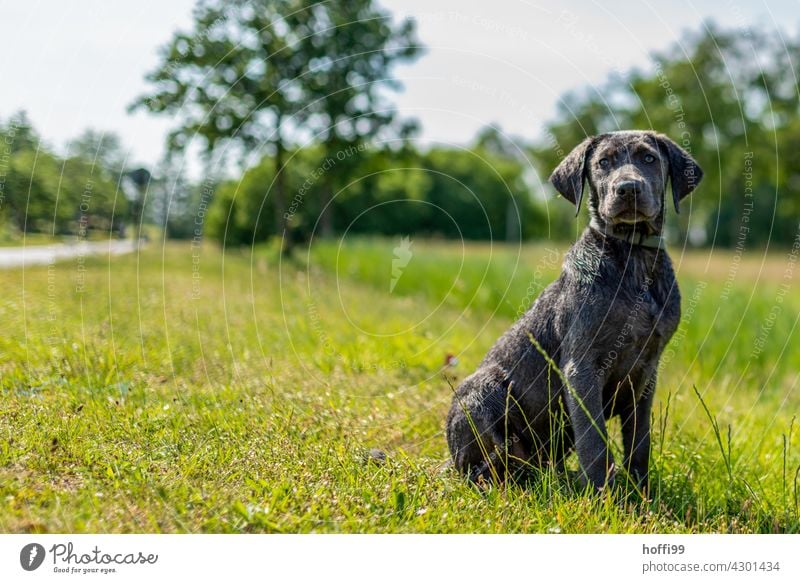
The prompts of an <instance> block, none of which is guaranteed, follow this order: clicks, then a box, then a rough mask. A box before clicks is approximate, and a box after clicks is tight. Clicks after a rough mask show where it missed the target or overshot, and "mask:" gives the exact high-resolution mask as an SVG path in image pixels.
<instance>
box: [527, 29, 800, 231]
mask: <svg viewBox="0 0 800 583" xmlns="http://www.w3.org/2000/svg"><path fill="white" fill-rule="evenodd" d="M799 55H800V39H798V38H788V37H785V36H780V35H778V36H776V35H775V34H774V33H773V32H767V31H764V30H759V29H755V28H754V29H750V30H746V31H741V30H735V31H729V30H724V29H720V28H719V27H717V26H715V25H714V24H713V23H705V24H704V26H703V27H702V28H701V29H700V31H698V32H692V33H688V34H686V35H685V38H684V39H683V40H682V42H681V43H680V44H679V45H676V46H674V47H671V48H670V49H668V50H666V51H664V52H662V53H657V54H655V55H654V62H655V67H654V68H653V70H650V71H646V72H644V71H636V70H634V71H631V72H629V73H627V74H626V75H625V76H624V77H623V78H618V77H615V78H612V79H610V80H609V82H608V83H606V84H603V85H601V86H599V87H593V88H590V89H587V90H583V91H580V92H576V93H572V94H570V95H567V96H566V97H565V98H564V99H563V100H562V103H561V106H560V109H559V114H558V116H557V118H556V119H555V120H554V121H553V122H552V123H550V124H548V127H547V137H546V138H545V139H543V140H541V141H540V142H539V143H538V144H536V145H535V146H534V147H533V148H532V154H533V156H534V158H535V160H536V163H537V166H538V168H539V170H540V172H541V173H542V174H543V175H545V176H546V175H547V173H549V172H550V171H551V170H552V169H553V168H555V166H556V165H557V164H558V162H559V161H560V159H561V158H563V156H564V155H565V154H566V153H567V152H569V149H570V148H572V147H573V146H574V145H576V144H578V143H579V142H580V141H581V140H583V138H585V137H586V136H587V135H591V134H596V133H600V132H603V131H609V130H616V129H626V128H639V129H654V130H657V131H660V132H663V133H666V134H668V135H670V136H672V137H673V138H674V139H675V140H676V141H678V142H679V143H680V145H681V146H683V147H684V148H686V149H688V150H690V151H691V152H692V154H693V155H694V157H695V158H696V159H697V160H698V162H699V163H700V165H701V166H702V167H703V169H704V172H705V178H704V180H703V185H702V186H701V189H700V190H699V191H698V192H697V193H696V194H695V195H694V196H692V197H691V199H690V200H689V201H687V202H688V204H687V205H685V209H684V210H683V211H682V212H681V214H680V215H679V216H675V214H674V213H668V214H667V223H668V226H669V227H670V229H671V230H672V231H673V232H677V233H679V235H680V237H679V238H680V239H681V240H682V239H683V238H684V237H685V236H686V235H687V234H688V233H690V232H692V233H701V234H702V235H703V236H702V237H698V238H693V239H694V240H695V241H696V242H697V241H699V240H701V239H705V240H706V241H707V242H708V243H713V244H717V245H720V244H721V245H725V246H735V245H737V244H738V242H739V241H740V240H744V241H745V244H750V243H760V244H763V243H766V242H768V241H770V240H778V241H781V242H784V243H789V242H791V240H792V238H793V237H794V233H795V231H796V228H797V222H796V218H795V217H796V214H793V213H796V210H797V209H798V208H799V207H800V189H798V185H800V173H797V172H796V170H795V169H796V168H798V167H800V166H798V165H797V164H795V163H794V162H795V161H800V157H798V155H797V154H796V152H797V151H798V150H797V148H796V146H797V144H799V143H800V124H798V123H797V122H796V118H797V111H798V108H800V99H798V90H797V87H796V84H795V83H796V80H795V79H794V77H793V76H792V75H788V74H787V73H786V72H787V71H794V70H796V67H797V64H798V56H799ZM753 161H755V162H753ZM748 182H749V183H751V185H750V186H748ZM778 193H780V194H781V204H777V202H778ZM690 241H691V240H690Z"/></svg>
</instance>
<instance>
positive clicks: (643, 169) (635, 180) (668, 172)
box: [550, 131, 703, 232]
mask: <svg viewBox="0 0 800 583" xmlns="http://www.w3.org/2000/svg"><path fill="white" fill-rule="evenodd" d="M702 176H703V172H702V170H701V169H700V167H699V166H698V165H697V162H695V160H694V159H693V158H692V157H691V156H690V155H689V154H688V153H687V152H686V151H684V150H683V149H681V148H680V147H679V146H678V145H677V144H676V143H675V142H673V141H672V140H670V139H669V138H667V137H666V136H663V135H661V134H657V133H655V132H647V131H625V132H611V133H607V134H601V135H599V136H593V137H590V138H587V139H586V140H584V141H583V142H582V143H581V144H579V145H578V146H577V147H576V148H575V149H574V150H573V151H572V152H570V154H569V155H568V156H567V157H566V158H564V160H563V161H562V162H561V164H559V166H558V168H556V169H555V171H554V172H553V174H552V176H550V182H551V183H552V184H553V186H555V188H556V190H558V191H559V192H560V193H561V194H562V195H563V196H564V197H565V198H566V199H568V200H569V201H571V202H572V203H573V204H575V206H576V207H577V208H578V209H579V208H580V202H581V198H582V196H583V187H584V184H585V183H586V182H588V183H589V192H590V198H589V209H590V212H591V213H592V215H593V216H595V217H597V218H599V219H600V220H601V221H602V222H603V223H605V224H607V225H611V226H613V227H617V226H623V228H624V226H631V225H633V226H635V225H647V226H648V228H649V230H650V231H653V232H658V231H660V230H661V225H662V223H663V216H664V206H665V202H664V201H665V193H666V187H667V181H668V180H669V181H671V183H672V194H673V202H674V205H675V210H676V211H678V210H679V203H680V200H681V199H682V198H684V197H685V196H687V195H688V194H689V193H690V192H691V191H692V190H694V189H695V187H696V186H697V185H698V184H699V182H700V180H701V179H702Z"/></svg>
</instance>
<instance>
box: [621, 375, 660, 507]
mask: <svg viewBox="0 0 800 583" xmlns="http://www.w3.org/2000/svg"><path fill="white" fill-rule="evenodd" d="M655 389H656V375H655V373H653V375H652V376H651V377H650V378H649V379H648V380H647V381H646V382H645V385H644V389H643V391H642V394H641V395H640V396H639V398H638V399H632V401H631V404H630V405H629V406H628V407H625V408H624V409H623V410H622V412H621V414H620V417H621V421H622V442H623V445H624V447H625V469H626V470H627V472H628V474H629V475H630V476H631V478H632V479H633V480H634V481H635V483H636V485H637V486H638V487H639V488H641V490H642V492H646V491H647V486H648V473H649V467H650V409H651V408H652V405H653V393H655Z"/></svg>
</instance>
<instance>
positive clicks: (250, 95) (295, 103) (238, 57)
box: [133, 0, 411, 241]
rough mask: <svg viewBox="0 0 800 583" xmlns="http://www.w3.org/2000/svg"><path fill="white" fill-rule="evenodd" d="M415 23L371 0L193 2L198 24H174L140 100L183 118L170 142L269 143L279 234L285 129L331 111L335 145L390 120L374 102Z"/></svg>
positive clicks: (212, 145)
mask: <svg viewBox="0 0 800 583" xmlns="http://www.w3.org/2000/svg"><path fill="white" fill-rule="evenodd" d="M410 31H411V24H410V23H404V24H403V25H401V26H400V27H399V28H398V29H395V28H393V26H392V24H391V23H390V22H389V19H388V15H386V14H385V13H383V12H380V11H379V10H377V9H376V8H374V7H373V3H372V2H371V1H367V0H358V1H356V2H353V3H347V4H346V5H345V3H330V2H316V1H311V0H254V1H245V0H233V1H229V2H222V1H214V0H204V1H201V2H200V3H199V4H198V5H197V7H196V9H195V13H194V28H193V30H192V31H191V32H189V33H184V32H179V33H177V34H176V35H175V36H174V37H173V39H172V41H171V42H170V43H169V44H168V46H167V47H166V48H165V49H164V50H163V52H162V63H161V65H160V66H159V67H158V68H157V69H156V70H155V71H153V72H152V73H151V74H150V75H148V80H149V81H151V82H152V83H153V84H154V85H155V90H154V91H153V92H152V93H151V94H150V95H147V96H143V97H141V98H139V99H138V100H137V101H136V102H135V103H134V105H133V106H134V107H144V108H146V109H148V110H150V111H152V112H155V113H166V114H171V115H173V116H174V117H175V118H176V119H177V122H178V125H177V128H176V130H175V131H174V132H173V133H172V134H171V137H170V144H171V146H172V147H173V148H182V147H185V146H186V145H187V144H188V143H189V142H190V141H191V139H192V138H193V137H195V136H197V137H199V138H201V139H203V140H204V142H205V146H206V149H207V151H208V152H212V151H214V150H217V149H220V148H221V149H222V150H223V151H228V148H229V147H234V146H239V149H238V152H239V154H240V156H241V158H242V160H243V162H247V158H246V156H245V155H244V153H249V152H252V151H254V150H255V149H256V148H258V147H259V146H260V145H262V144H266V145H267V147H268V151H269V154H270V155H271V156H272V160H273V166H274V170H273V173H272V175H273V180H274V184H273V183H270V187H269V194H270V196H271V197H272V198H274V204H272V205H271V206H272V207H273V213H274V217H275V219H274V227H273V229H272V230H271V232H275V233H277V234H278V235H280V234H281V233H283V232H285V231H287V229H288V228H289V227H290V224H289V223H288V222H287V218H286V216H287V212H286V207H287V203H288V198H289V190H288V188H287V184H286V180H287V178H286V171H285V163H286V150H287V142H289V138H288V137H287V136H288V134H289V133H290V132H291V131H292V130H297V129H298V128H302V127H305V126H306V125H308V124H309V123H310V122H311V120H312V119H313V120H314V121H315V123H317V127H319V123H322V124H323V126H324V124H325V121H324V120H325V119H326V118H327V120H328V121H327V123H328V124H329V125H328V126H327V127H328V128H331V129H328V130H322V131H324V132H325V133H326V134H327V138H326V140H327V141H328V142H329V146H332V145H333V144H335V143H337V141H338V140H339V139H342V138H346V139H348V140H350V141H354V140H358V139H360V138H361V137H363V136H365V135H374V134H375V129H376V128H380V127H382V126H385V125H386V123H387V122H388V119H389V118H388V117H387V116H386V115H380V114H378V113H375V112H374V111H373V110H372V109H371V107H372V106H374V105H375V104H377V103H378V101H379V100H378V97H377V95H378V93H377V91H378V89H377V87H378V86H379V85H381V84H384V83H383V79H384V78H386V76H387V72H388V68H389V66H390V65H391V64H392V62H393V61H394V60H395V59H396V58H399V56H402V55H403V54H404V52H405V54H410V50H411V49H408V48H402V47H401V48H400V50H399V52H398V55H399V56H395V54H394V53H393V52H392V48H393V47H392V43H393V42H394V41H395V40H397V41H398V42H400V41H402V40H403V39H406V38H408V37H409V35H410ZM347 43H353V44H352V45H351V46H348V44H347ZM400 44H402V43H400ZM365 50H366V51H368V52H359V51H365ZM351 118H358V119H353V121H352V122H349V121H348V120H349V119H351ZM365 124H366V125H367V126H368V127H367V128H366V129H364V128H363V126H364V125H365ZM266 232H269V231H266ZM266 232H265V233H264V234H266ZM287 241H291V237H289V238H288V239H287Z"/></svg>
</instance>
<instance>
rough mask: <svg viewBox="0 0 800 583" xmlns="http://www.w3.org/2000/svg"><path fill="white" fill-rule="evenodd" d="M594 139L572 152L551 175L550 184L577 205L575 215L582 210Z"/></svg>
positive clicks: (581, 144)
mask: <svg viewBox="0 0 800 583" xmlns="http://www.w3.org/2000/svg"><path fill="white" fill-rule="evenodd" d="M593 143H594V138H593V137H589V138H586V139H585V140H583V141H582V142H581V143H580V144H578V145H577V146H575V148H574V149H573V150H572V152H570V153H569V154H568V155H567V157H566V158H564V159H563V160H562V161H561V164H559V165H558V167H557V168H556V169H555V170H553V173H552V174H551V175H550V184H552V185H553V186H554V187H555V189H556V190H557V191H558V192H559V193H560V194H561V195H562V196H563V197H564V198H566V199H567V200H568V201H570V202H571V203H572V204H574V205H575V214H576V215H577V214H578V212H580V210H581V199H582V198H583V184H584V182H585V181H586V172H585V169H586V158H587V157H588V155H589V148H590V146H591V145H592V144H593Z"/></svg>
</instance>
